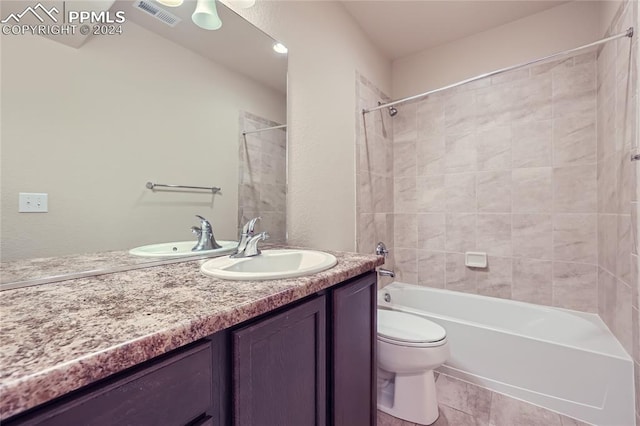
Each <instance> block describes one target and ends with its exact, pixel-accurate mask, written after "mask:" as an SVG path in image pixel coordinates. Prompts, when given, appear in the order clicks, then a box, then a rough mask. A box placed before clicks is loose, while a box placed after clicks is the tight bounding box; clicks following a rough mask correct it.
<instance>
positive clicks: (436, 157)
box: [416, 134, 445, 176]
mask: <svg viewBox="0 0 640 426" xmlns="http://www.w3.org/2000/svg"><path fill="white" fill-rule="evenodd" d="M416 155H417V166H416V169H417V173H418V176H424V175H441V174H443V173H444V172H445V143H444V134H442V135H440V136H433V137H430V138H428V139H418V142H417V143H416Z"/></svg>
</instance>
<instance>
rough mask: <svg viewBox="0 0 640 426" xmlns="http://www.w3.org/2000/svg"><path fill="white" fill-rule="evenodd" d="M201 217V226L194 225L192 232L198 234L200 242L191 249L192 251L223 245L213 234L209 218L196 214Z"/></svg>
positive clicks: (217, 247) (216, 247)
mask: <svg viewBox="0 0 640 426" xmlns="http://www.w3.org/2000/svg"><path fill="white" fill-rule="evenodd" d="M196 217H197V218H198V219H200V226H192V227H191V232H193V233H194V234H196V235H197V236H198V243H197V244H196V245H195V246H194V247H193V248H192V249H191V251H204V250H213V249H219V248H221V247H222V246H221V245H220V244H218V243H217V242H216V239H215V237H214V236H213V228H212V227H211V224H210V223H209V221H208V220H207V219H205V218H204V217H202V216H198V215H196Z"/></svg>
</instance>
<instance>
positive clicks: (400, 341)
mask: <svg viewBox="0 0 640 426" xmlns="http://www.w3.org/2000/svg"><path fill="white" fill-rule="evenodd" d="M446 338H447V332H446V331H445V329H444V328H442V327H441V326H440V325H438V324H436V323H435V322H433V321H429V320H428V319H426V318H422V317H419V316H417V315H411V314H407V313H405V312H398V311H390V310H386V309H378V339H379V340H381V341H383V342H387V343H390V344H392V345H400V346H410V347H421V348H425V347H431V346H440V345H442V344H444V342H445V339H446Z"/></svg>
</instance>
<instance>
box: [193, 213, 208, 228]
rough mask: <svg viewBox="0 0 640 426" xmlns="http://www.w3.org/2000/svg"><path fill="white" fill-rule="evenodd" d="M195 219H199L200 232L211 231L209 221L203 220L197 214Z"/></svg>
mask: <svg viewBox="0 0 640 426" xmlns="http://www.w3.org/2000/svg"><path fill="white" fill-rule="evenodd" d="M196 217H197V218H198V219H200V228H201V230H205V231H208V230H211V223H209V221H208V220H207V219H205V218H204V217H202V216H200V215H198V214H197V215H196ZM191 229H193V228H191Z"/></svg>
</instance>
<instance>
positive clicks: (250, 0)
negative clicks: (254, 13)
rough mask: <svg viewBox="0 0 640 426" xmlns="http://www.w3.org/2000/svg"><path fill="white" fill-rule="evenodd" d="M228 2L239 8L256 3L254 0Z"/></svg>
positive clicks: (247, 7)
mask: <svg viewBox="0 0 640 426" xmlns="http://www.w3.org/2000/svg"><path fill="white" fill-rule="evenodd" d="M230 3H231V4H232V5H234V6H237V7H239V8H240V9H249V8H250V7H252V6H253V5H254V4H256V0H231V1H230Z"/></svg>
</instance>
